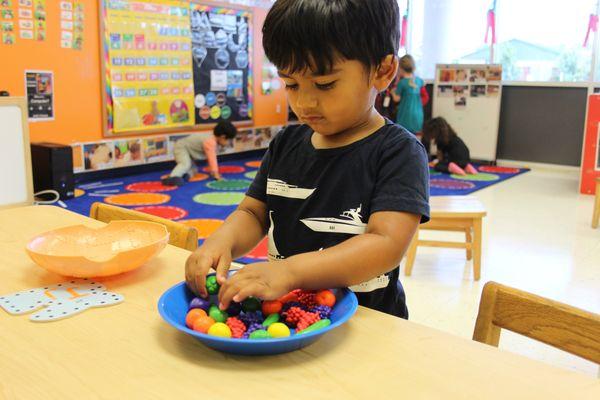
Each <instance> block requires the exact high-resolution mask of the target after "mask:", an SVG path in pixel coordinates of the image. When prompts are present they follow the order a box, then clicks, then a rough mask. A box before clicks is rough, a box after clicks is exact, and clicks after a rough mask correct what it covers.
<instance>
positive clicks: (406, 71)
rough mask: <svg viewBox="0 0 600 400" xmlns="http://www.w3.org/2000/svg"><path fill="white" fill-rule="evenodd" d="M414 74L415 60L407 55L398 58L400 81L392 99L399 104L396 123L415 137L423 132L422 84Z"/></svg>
mask: <svg viewBox="0 0 600 400" xmlns="http://www.w3.org/2000/svg"><path fill="white" fill-rule="evenodd" d="M414 73H415V60H414V59H413V58H412V57H411V56H410V55H408V54H407V55H405V56H403V57H402V58H400V78H401V79H400V81H399V82H398V86H396V91H395V92H392V97H393V98H394V101H396V102H399V104H398V113H397V115H396V123H397V124H398V125H401V126H403V127H404V128H406V129H408V130H409V131H410V132H412V133H413V134H415V135H416V134H417V133H419V132H421V131H422V130H423V105H422V103H421V88H422V87H423V85H424V83H423V80H422V79H421V78H418V77H416V76H415V74H414Z"/></svg>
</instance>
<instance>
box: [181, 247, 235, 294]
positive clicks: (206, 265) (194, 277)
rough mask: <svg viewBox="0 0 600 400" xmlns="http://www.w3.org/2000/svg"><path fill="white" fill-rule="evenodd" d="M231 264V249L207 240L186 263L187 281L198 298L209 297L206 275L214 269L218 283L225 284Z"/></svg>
mask: <svg viewBox="0 0 600 400" xmlns="http://www.w3.org/2000/svg"><path fill="white" fill-rule="evenodd" d="M230 264H231V247H230V246H227V245H226V244H222V243H218V242H217V243H215V242H211V241H210V240H207V241H206V242H204V244H202V246H200V248H199V249H197V250H196V251H194V252H193V253H192V254H191V255H190V256H189V257H188V259H187V261H186V263H185V281H186V284H187V286H188V288H189V289H190V290H191V291H192V292H194V294H196V295H197V296H200V297H207V296H208V292H207V291H206V275H207V274H208V272H209V270H210V269H211V268H213V269H214V270H215V271H217V282H219V284H223V283H224V282H225V280H226V279H227V271H229V266H230Z"/></svg>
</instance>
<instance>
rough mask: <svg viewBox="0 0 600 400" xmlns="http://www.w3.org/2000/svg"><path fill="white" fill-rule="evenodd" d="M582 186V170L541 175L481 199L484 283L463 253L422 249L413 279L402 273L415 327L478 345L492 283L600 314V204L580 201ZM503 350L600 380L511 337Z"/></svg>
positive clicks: (581, 365) (584, 366)
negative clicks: (484, 296) (483, 303)
mask: <svg viewBox="0 0 600 400" xmlns="http://www.w3.org/2000/svg"><path fill="white" fill-rule="evenodd" d="M578 179H579V176H578V171H575V170H573V171H571V170H568V171H566V170H555V169H545V168H543V167H542V168H534V169H533V170H532V171H531V172H530V173H528V174H524V175H521V176H518V177H515V178H513V179H510V180H509V181H507V182H503V183H502V184H500V185H495V186H491V187H488V188H486V189H483V190H481V191H478V192H477V193H475V194H474V195H475V196H477V197H478V198H479V199H480V200H481V201H482V202H483V204H484V205H485V206H486V208H487V210H488V216H487V217H486V218H485V219H484V224H483V228H484V242H483V258H482V276H481V280H480V281H479V282H474V281H473V278H472V273H473V271H472V264H471V262H467V261H466V259H465V255H464V250H463V251H461V250H455V249H435V248H419V249H418V252H417V258H416V261H415V265H414V269H413V272H412V276H410V277H404V275H403V273H404V272H403V270H402V271H401V278H400V279H401V281H402V283H403V285H404V287H405V290H406V294H407V301H408V306H409V311H410V319H411V320H412V321H413V322H417V323H421V324H424V325H427V326H430V327H433V328H437V329H439V330H442V331H446V332H450V333H453V334H456V335H458V336H462V337H464V338H471V336H472V334H473V327H474V326H475V319H476V317H477V309H478V306H479V298H480V294H481V290H482V288H483V285H484V284H485V282H487V281H490V280H493V281H496V282H499V283H503V284H506V285H509V286H513V287H517V288H519V289H523V290H527V291H530V292H533V293H536V294H538V295H541V296H545V297H549V298H552V299H555V300H558V301H562V302H565V303H568V304H571V305H574V306H577V307H580V308H583V309H586V310H589V311H592V312H595V313H600V240H599V239H600V229H598V230H593V229H592V228H591V226H590V223H591V217H592V208H593V196H584V195H579V194H578V191H577V188H578ZM452 235H453V234H452V233H440V232H423V233H422V237H424V238H429V237H437V238H446V239H450V238H452ZM461 239H463V240H464V235H462V237H461ZM500 348H502V349H505V350H508V351H512V352H515V353H519V354H522V355H525V356H527V357H530V358H534V359H538V360H541V361H544V362H547V363H549V364H552V365H555V366H560V367H564V368H568V369H571V370H576V371H579V372H583V373H586V374H589V375H592V376H596V375H597V374H598V366H597V365H595V364H592V363H591V362H587V361H585V360H583V359H580V358H578V357H574V356H571V355H569V354H567V353H564V352H562V351H559V350H555V349H553V348H551V347H549V346H546V345H544V344H541V343H537V342H535V341H532V340H530V339H526V338H524V337H522V336H519V335H516V334H512V333H511V332H508V331H503V332H502V335H501V337H500Z"/></svg>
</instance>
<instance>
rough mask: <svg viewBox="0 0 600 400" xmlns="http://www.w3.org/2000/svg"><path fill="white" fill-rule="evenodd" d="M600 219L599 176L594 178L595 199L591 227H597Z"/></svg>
mask: <svg viewBox="0 0 600 400" xmlns="http://www.w3.org/2000/svg"><path fill="white" fill-rule="evenodd" d="M598 220H600V178H596V200H595V201H594V216H593V217H592V228H594V229H596V228H597V227H598Z"/></svg>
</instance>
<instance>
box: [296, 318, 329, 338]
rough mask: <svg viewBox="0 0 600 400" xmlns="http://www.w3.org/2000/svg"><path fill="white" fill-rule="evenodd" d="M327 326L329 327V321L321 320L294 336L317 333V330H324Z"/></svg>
mask: <svg viewBox="0 0 600 400" xmlns="http://www.w3.org/2000/svg"><path fill="white" fill-rule="evenodd" d="M329 325H331V321H330V320H328V319H327V318H325V319H321V320H319V321H317V322H315V323H314V324H312V325H311V326H309V327H308V328H306V329H303V330H301V331H300V332H296V334H297V335H302V334H303V333H310V332H314V331H318V330H319V329H322V328H325V327H327V326H329Z"/></svg>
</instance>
